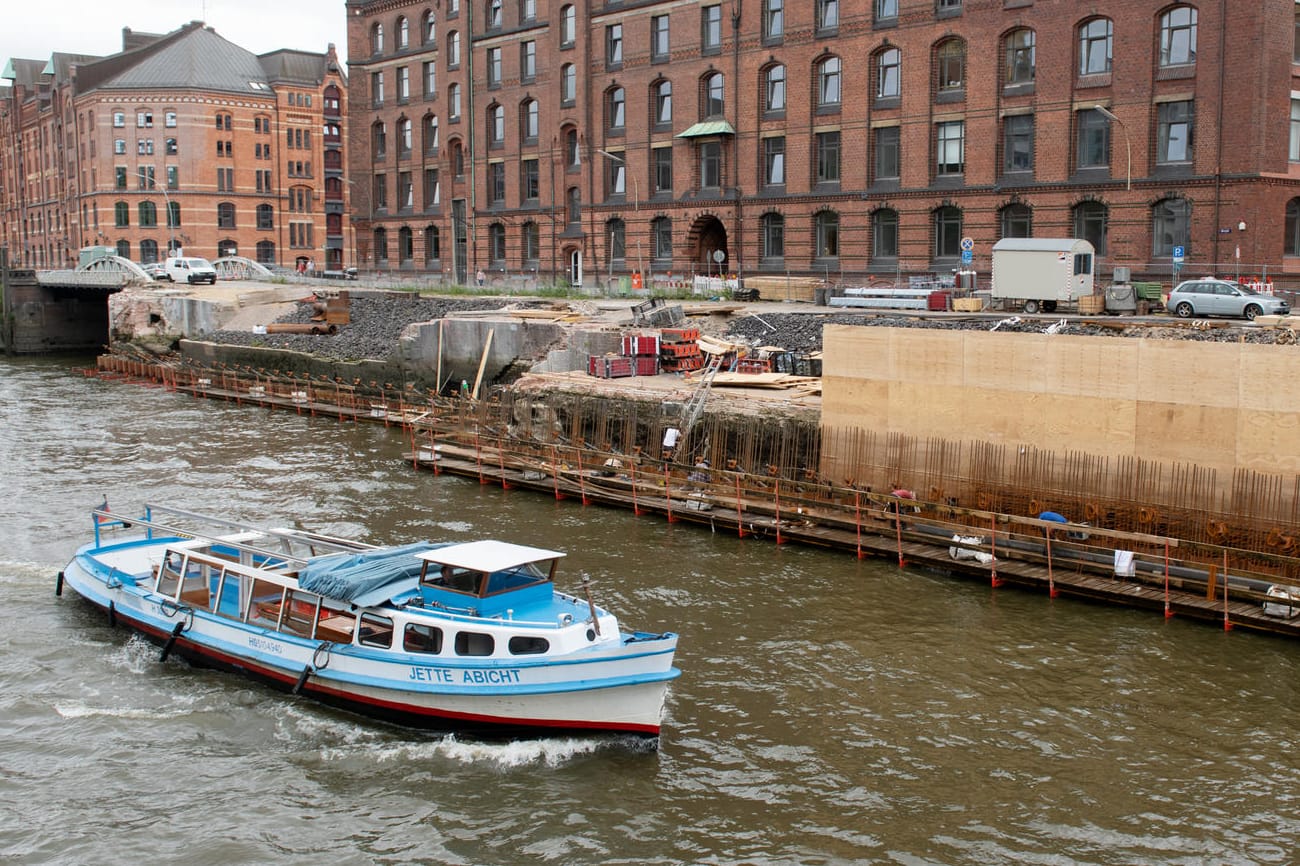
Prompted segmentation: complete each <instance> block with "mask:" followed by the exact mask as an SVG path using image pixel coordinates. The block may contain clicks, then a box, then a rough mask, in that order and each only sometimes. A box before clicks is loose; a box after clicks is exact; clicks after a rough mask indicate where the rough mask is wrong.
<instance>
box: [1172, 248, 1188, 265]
mask: <svg viewBox="0 0 1300 866" xmlns="http://www.w3.org/2000/svg"><path fill="white" fill-rule="evenodd" d="M1185 252H1186V248H1184V247H1174V263H1175V264H1182V261H1183V254H1184V253H1185Z"/></svg>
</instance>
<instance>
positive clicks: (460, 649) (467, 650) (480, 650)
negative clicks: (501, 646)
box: [456, 631, 495, 656]
mask: <svg viewBox="0 0 1300 866" xmlns="http://www.w3.org/2000/svg"><path fill="white" fill-rule="evenodd" d="M494 649H495V643H494V642H493V640H492V635H490V634H483V633H482V632H477V631H461V632H457V633H456V655H458V656H490V655H492V651H493V650H494Z"/></svg>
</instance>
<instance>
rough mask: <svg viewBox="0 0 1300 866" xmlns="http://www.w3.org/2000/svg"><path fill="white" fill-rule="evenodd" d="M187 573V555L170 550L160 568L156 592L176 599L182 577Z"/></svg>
mask: <svg viewBox="0 0 1300 866" xmlns="http://www.w3.org/2000/svg"><path fill="white" fill-rule="evenodd" d="M184 573H185V555H184V554H182V553H181V552H180V551H179V550H169V551H167V553H166V554H165V555H164V556H163V561H162V565H160V566H159V568H158V585H157V587H156V591H157V592H158V594H159V595H165V596H167V597H168V598H175V597H176V590H177V588H178V587H179V586H180V582H181V575H183V574H184Z"/></svg>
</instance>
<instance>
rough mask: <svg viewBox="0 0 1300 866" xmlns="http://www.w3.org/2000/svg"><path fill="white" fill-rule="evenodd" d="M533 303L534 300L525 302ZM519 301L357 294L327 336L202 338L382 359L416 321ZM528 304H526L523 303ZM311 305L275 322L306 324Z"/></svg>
mask: <svg viewBox="0 0 1300 866" xmlns="http://www.w3.org/2000/svg"><path fill="white" fill-rule="evenodd" d="M529 303H532V304H535V303H537V302H529ZM508 305H509V306H519V305H520V304H519V302H517V301H513V300H506V299H504V298H473V299H458V298H426V297H420V296H418V295H405V294H402V295H398V294H393V295H381V294H373V295H370V294H368V295H358V296H354V297H353V298H352V301H351V322H350V323H349V324H347V325H344V326H343V327H341V328H339V330H338V333H336V334H333V335H331V336H317V335H313V334H260V333H255V332H253V331H251V330H248V329H238V330H233V329H231V330H219V331H215V332H213V333H211V334H209V335H207V336H205V337H204V339H205V340H208V341H210V342H213V343H221V344H223V345H228V346H250V347H257V348H264V349H287V350H289V351H292V352H305V353H308V354H312V355H316V356H318V357H321V358H328V359H332V360H338V361H356V360H361V359H367V358H371V359H383V358H387V357H388V356H389V355H391V354H392V353H393V351H394V349H396V347H397V341H398V338H399V337H400V336H401V334H402V330H403V329H404V328H405V327H406V326H407V325H410V324H412V323H414V322H430V321H434V320H435V319H441V318H443V317H444V316H447V315H449V314H452V313H463V312H477V311H481V310H499V309H502V308H504V307H506V306H508ZM526 305H527V304H525V306H526ZM314 314H315V309H314V307H313V305H312V304H310V303H299V304H296V305H295V306H294V308H293V309H291V310H290V311H289V312H288V313H286V314H285V315H282V316H279V317H278V318H276V320H275V321H276V322H277V323H289V324H309V323H310V322H311V321H312V316H313V315H314Z"/></svg>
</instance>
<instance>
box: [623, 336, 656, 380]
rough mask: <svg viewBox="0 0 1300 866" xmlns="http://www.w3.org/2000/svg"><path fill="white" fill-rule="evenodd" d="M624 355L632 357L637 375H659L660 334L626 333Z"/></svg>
mask: <svg viewBox="0 0 1300 866" xmlns="http://www.w3.org/2000/svg"><path fill="white" fill-rule="evenodd" d="M623 356H624V357H625V358H630V359H631V361H632V365H633V367H634V368H635V369H636V375H638V376H657V375H659V335H658V334H638V333H628V334H624V335H623Z"/></svg>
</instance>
